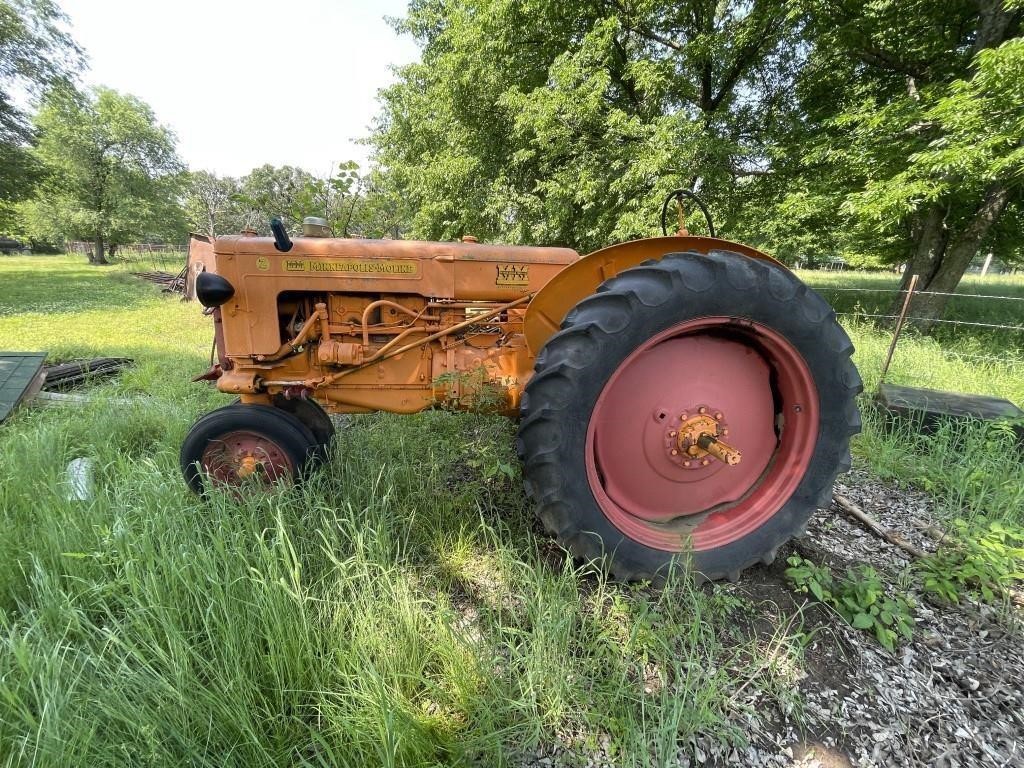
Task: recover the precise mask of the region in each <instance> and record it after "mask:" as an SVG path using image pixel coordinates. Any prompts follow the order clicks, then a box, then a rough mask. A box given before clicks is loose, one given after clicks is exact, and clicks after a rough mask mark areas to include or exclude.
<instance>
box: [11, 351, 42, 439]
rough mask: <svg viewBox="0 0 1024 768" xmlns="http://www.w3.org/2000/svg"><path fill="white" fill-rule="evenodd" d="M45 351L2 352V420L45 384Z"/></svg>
mask: <svg viewBox="0 0 1024 768" xmlns="http://www.w3.org/2000/svg"><path fill="white" fill-rule="evenodd" d="M45 360H46V353H45V352H0V422H3V421H5V420H6V419H7V417H8V416H10V415H11V411H13V410H14V409H15V408H16V407H17V406H18V403H20V402H21V401H22V400H23V399H24V398H25V397H26V396H28V397H32V396H33V395H35V394H36V392H38V391H39V388H40V387H42V386H43V362H44V361H45Z"/></svg>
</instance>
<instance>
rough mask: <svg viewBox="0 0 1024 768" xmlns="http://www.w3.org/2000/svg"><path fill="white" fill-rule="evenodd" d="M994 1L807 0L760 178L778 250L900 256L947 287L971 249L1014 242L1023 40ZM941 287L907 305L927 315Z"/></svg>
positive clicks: (1023, 148)
mask: <svg viewBox="0 0 1024 768" xmlns="http://www.w3.org/2000/svg"><path fill="white" fill-rule="evenodd" d="M1013 5H1015V6H1016V7H1012V6H1011V3H1007V2H1004V1H1003V0H980V1H979V0H951V1H950V2H946V3H935V2H932V1H931V0H878V1H877V2H872V3H862V2H854V1H853V0H845V1H844V2H834V1H833V0H827V1H826V0H808V1H807V2H805V3H804V4H803V10H804V11H805V13H806V14H807V16H806V18H807V31H808V35H809V38H808V39H809V41H810V42H811V43H812V44H813V48H812V51H811V53H810V55H809V58H808V61H807V64H806V66H805V67H804V68H803V69H802V72H801V76H800V79H799V85H798V90H797V93H798V101H797V103H796V105H795V108H794V111H793V113H792V115H791V117H792V118H793V119H792V120H791V122H790V130H788V131H787V132H786V133H785V138H784V139H783V140H782V141H781V142H780V146H779V147H778V148H777V153H776V155H777V157H778V161H777V162H776V163H775V164H774V166H773V167H774V170H775V171H776V172H777V176H776V178H775V179H773V180H771V181H770V182H769V183H770V184H773V185H774V186H775V189H776V190H777V191H778V192H779V194H780V197H781V200H782V202H781V205H780V207H779V210H780V211H782V212H783V213H784V214H785V215H784V216H783V217H782V219H783V220H782V221H781V222H776V223H775V226H774V229H771V228H764V229H763V230H762V231H763V232H765V234H766V235H767V237H768V239H769V240H771V241H772V242H774V243H775V244H776V245H777V246H779V247H780V248H781V249H783V250H787V249H788V250H802V249H805V248H808V247H813V246H812V245H811V243H812V242H813V241H814V240H817V242H818V246H819V247H821V246H822V245H825V246H828V245H831V246H834V247H837V248H839V249H840V250H845V251H847V252H850V253H854V254H861V255H868V256H870V257H872V258H874V259H875V260H877V261H880V262H888V263H897V264H898V263H906V265H907V268H906V272H905V277H904V287H906V285H907V283H908V281H909V279H910V276H911V275H912V274H918V275H919V276H920V278H921V281H920V283H919V285H920V287H921V288H922V289H923V290H926V291H936V292H942V293H948V292H952V291H953V290H954V289H955V288H956V286H957V284H958V283H959V281H960V279H961V277H962V276H963V274H964V271H965V270H966V268H967V267H968V266H969V264H970V262H971V261H972V259H973V258H974V257H975V256H976V255H977V254H978V253H979V252H980V251H983V250H984V251H988V250H992V251H994V252H996V253H997V254H999V255H1000V256H1002V257H1004V258H1006V257H1012V256H1014V255H1016V254H1018V253H1019V248H1020V242H1021V238H1022V234H1024V232H1022V231H1021V228H1020V223H1021V217H1020V207H1021V205H1022V202H1024V200H1022V197H1021V184H1020V182H1021V177H1022V170H1024V145H1022V141H1024V40H1022V39H1021V38H1020V37H1019V35H1020V22H1021V15H1022V14H1021V11H1020V5H1019V3H1016V4H1013ZM946 299H947V297H945V296H934V295H933V296H925V297H921V298H919V299H918V300H917V301H916V302H915V307H914V314H915V315H921V316H923V317H925V318H928V319H931V318H938V317H939V316H940V315H941V313H942V311H943V309H944V307H945V304H946Z"/></svg>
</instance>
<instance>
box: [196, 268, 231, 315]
mask: <svg viewBox="0 0 1024 768" xmlns="http://www.w3.org/2000/svg"><path fill="white" fill-rule="evenodd" d="M234 295H235V286H233V285H232V284H231V283H229V282H228V281H227V280H225V279H224V278H223V277H221V276H220V275H218V274H215V273H213V272H200V273H199V275H198V276H197V277H196V298H197V299H199V303H200V304H202V305H203V306H204V307H206V308H207V309H213V308H214V307H219V306H220V305H221V304H223V303H224V302H225V301H227V300H228V299H230V298H231V297H232V296H234Z"/></svg>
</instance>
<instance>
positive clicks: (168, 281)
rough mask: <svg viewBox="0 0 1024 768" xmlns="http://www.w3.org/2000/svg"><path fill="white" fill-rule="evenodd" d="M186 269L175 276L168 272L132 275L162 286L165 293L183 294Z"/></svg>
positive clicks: (135, 273)
mask: <svg viewBox="0 0 1024 768" xmlns="http://www.w3.org/2000/svg"><path fill="white" fill-rule="evenodd" d="M187 269H188V267H185V268H183V269H182V270H181V271H180V272H179V273H178V274H176V275H172V274H171V273H170V272H132V274H133V275H135V277H141V278H142V279H143V280H148V281H149V282H151V283H156V284H157V285H160V286H163V289H164V292H165V293H184V292H185V274H186V271H187Z"/></svg>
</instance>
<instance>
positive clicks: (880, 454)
mask: <svg viewBox="0 0 1024 768" xmlns="http://www.w3.org/2000/svg"><path fill="white" fill-rule="evenodd" d="M800 276H801V277H802V278H803V279H804V280H805V281H806V282H807V283H808V284H810V285H811V286H812V287H814V288H815V289H817V290H818V291H819V292H820V293H821V294H822V295H823V296H825V297H826V298H827V299H828V300H829V301H830V302H831V303H832V304H833V306H835V307H836V309H837V311H839V312H841V313H846V314H844V315H843V316H842V320H843V324H844V326H845V327H846V329H847V331H848V332H849V334H850V338H851V339H852V340H853V343H854V346H855V347H856V352H855V353H854V361H855V362H856V364H857V367H858V369H859V370H860V372H861V376H862V377H863V378H864V387H865V394H864V396H863V397H862V401H861V403H862V409H861V410H862V414H863V417H864V431H863V433H862V434H861V435H860V436H859V437H858V438H857V439H855V440H854V443H853V447H854V452H855V454H856V455H857V456H858V457H859V458H860V459H861V460H863V461H865V462H866V463H867V464H868V466H870V467H871V468H872V470H873V471H874V472H876V473H877V474H879V475H881V476H882V477H884V478H886V479H890V480H892V481H894V482H897V483H904V484H912V485H914V486H916V487H918V488H921V489H923V490H926V491H928V492H929V493H931V494H932V495H933V496H934V498H935V501H936V504H937V508H938V511H939V512H940V513H942V514H944V515H946V516H948V517H988V518H995V519H1004V520H1010V521H1013V522H1016V523H1019V524H1020V523H1024V460H1022V454H1021V449H1020V448H1019V447H1018V446H1017V445H1016V439H1015V437H1014V435H1013V433H1012V432H1011V431H1010V430H1009V429H1007V427H1006V425H998V424H997V425H990V424H983V423H979V422H973V423H972V422H951V423H948V424H946V425H943V426H942V427H941V428H940V429H939V430H938V432H937V433H936V434H934V435H925V434H922V433H921V430H920V428H919V424H917V423H914V422H902V423H900V422H897V423H893V422H892V420H890V419H889V418H887V417H886V416H884V415H883V414H882V413H880V412H879V411H877V410H876V408H875V406H874V403H873V396H874V394H875V392H876V391H877V388H878V382H879V378H880V375H881V369H882V364H883V362H884V360H885V354H886V351H887V350H888V347H889V343H890V342H891V340H892V325H891V323H890V322H887V321H882V322H877V321H875V320H871V319H867V318H864V317H863V314H865V313H866V314H888V313H890V311H891V304H892V302H893V301H894V299H895V294H893V293H891V292H890V291H892V290H894V289H896V288H897V287H898V283H899V277H898V276H897V275H893V274H889V273H837V272H806V271H805V272H802V273H801V275H800ZM837 288H842V289H844V290H841V291H840V290H836V289H837ZM851 288H852V289H865V290H864V291H863V292H862V291H861V290H849V289H851ZM960 290H961V291H962V292H963V293H964V294H965V296H972V295H978V294H981V295H1000V296H1011V297H1016V298H1024V276H1018V275H1013V276H996V277H988V278H985V279H982V278H979V277H977V276H972V275H968V276H967V277H965V278H964V282H963V283H962V285H961V287H960ZM910 314H913V306H911V312H910ZM946 317H947V318H951V319H959V320H966V321H968V322H972V323H991V324H997V325H1011V326H1020V325H1024V301H1000V300H998V299H984V298H960V297H954V298H952V299H951V300H950V304H949V309H948V312H947V315H946ZM886 380H887V381H889V382H891V383H894V384H902V385H905V386H912V387H926V388H930V389H939V390H946V391H950V392H962V393H965V394H978V395H991V396H994V397H1002V398H1005V399H1008V400H1010V401H1011V402H1014V403H1016V404H1017V405H1018V406H1024V334H1021V333H1020V332H1017V331H1008V330H1006V329H984V328H978V327H976V326H967V325H949V326H943V327H941V328H939V329H937V330H936V332H935V334H934V335H933V336H922V335H921V334H919V333H918V332H916V331H915V330H913V329H908V330H907V331H906V332H905V333H904V335H903V336H902V337H901V339H900V341H899V344H898V345H897V347H896V352H895V354H894V356H893V360H892V365H891V366H890V369H889V373H888V375H887V378H886Z"/></svg>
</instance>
